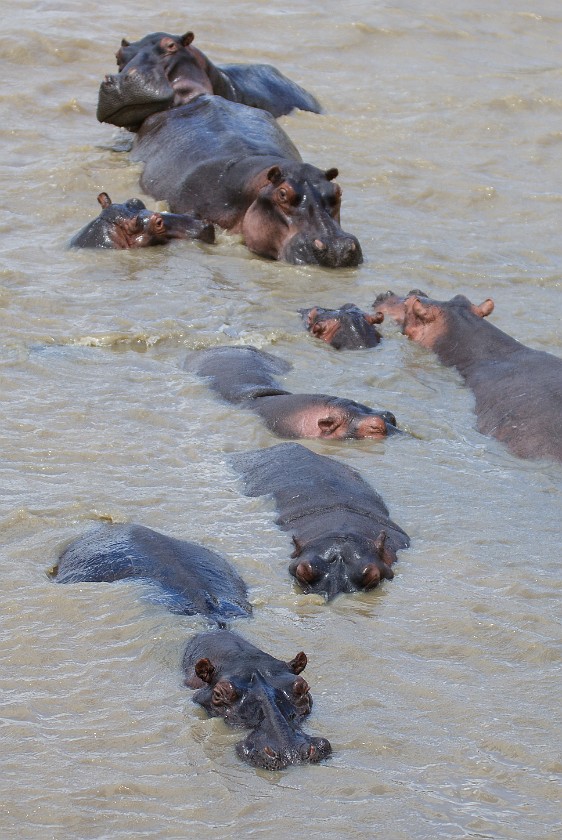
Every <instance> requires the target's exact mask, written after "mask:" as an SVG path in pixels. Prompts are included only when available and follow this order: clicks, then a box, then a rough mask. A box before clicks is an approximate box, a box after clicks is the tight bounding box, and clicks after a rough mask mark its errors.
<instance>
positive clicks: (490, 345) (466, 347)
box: [433, 312, 524, 381]
mask: <svg viewBox="0 0 562 840" xmlns="http://www.w3.org/2000/svg"><path fill="white" fill-rule="evenodd" d="M522 349H524V345H522V344H521V343H520V342H519V341H516V339H514V338H512V337H511V336H510V335H507V333H504V332H503V331H502V330H500V329H499V328H498V327H495V326H494V325H493V324H490V323H489V322H488V321H484V320H483V319H482V318H480V317H479V316H478V315H473V314H472V313H471V312H470V313H468V312H467V313H465V312H462V313H460V316H458V315H457V316H456V317H454V318H452V317H451V316H449V323H448V329H447V330H446V332H445V334H444V335H443V337H442V338H441V339H439V340H438V341H437V342H436V343H435V345H434V347H433V350H434V351H435V353H437V355H438V357H439V359H440V361H441V362H442V363H443V364H444V365H447V366H448V367H455V368H456V369H457V370H458V371H459V373H460V374H461V376H462V377H463V378H464V379H465V380H467V381H470V377H471V375H473V374H475V373H476V372H477V371H478V368H479V367H480V366H481V365H484V364H488V363H489V362H498V361H502V360H505V359H506V358H508V357H509V356H512V355H513V354H514V353H517V352H518V351H520V350H522Z"/></svg>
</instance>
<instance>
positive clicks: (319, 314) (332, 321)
mask: <svg viewBox="0 0 562 840" xmlns="http://www.w3.org/2000/svg"><path fill="white" fill-rule="evenodd" d="M300 314H301V315H302V318H303V321H304V323H305V325H306V328H307V330H308V331H309V333H311V334H312V335H313V336H315V338H319V339H320V340H321V341H325V342H326V343H327V344H330V345H331V346H332V347H333V348H334V349H335V350H364V349H365V348H367V347H376V346H377V344H378V343H379V341H380V340H381V334H380V333H379V331H378V330H377V329H376V327H375V324H380V323H381V321H382V315H376V314H375V315H370V314H368V313H367V312H362V311H361V310H360V309H359V307H357V306H355V304H354V303H344V305H343V306H341V307H340V308H339V309H322V307H320V306H314V307H313V308H312V309H301V310H300Z"/></svg>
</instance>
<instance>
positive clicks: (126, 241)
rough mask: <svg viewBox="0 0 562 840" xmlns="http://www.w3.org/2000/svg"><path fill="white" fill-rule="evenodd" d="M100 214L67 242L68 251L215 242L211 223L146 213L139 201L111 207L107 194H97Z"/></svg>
mask: <svg viewBox="0 0 562 840" xmlns="http://www.w3.org/2000/svg"><path fill="white" fill-rule="evenodd" d="M98 203H99V204H100V205H101V208H102V210H101V213H100V214H99V216H98V217H97V218H96V219H94V220H93V221H91V222H88V224H87V225H85V226H84V227H83V228H82V230H80V231H78V233H77V234H75V236H73V237H72V239H71V240H70V247H71V248H115V249H121V250H124V249H126V248H146V247H148V246H150V245H165V244H166V243H167V242H169V241H170V240H171V239H200V240H201V241H202V242H214V241H215V228H214V226H213V225H212V224H211V223H210V222H204V221H201V220H200V219H194V218H193V217H192V216H188V215H187V214H185V213H183V214H178V213H156V212H155V211H153V210H147V209H146V206H145V205H144V204H143V202H142V201H141V200H140V199H139V198H130V199H128V201H125V202H124V203H123V204H113V202H112V201H111V199H110V197H109V196H108V194H107V193H106V192H101V193H100V194H99V195H98Z"/></svg>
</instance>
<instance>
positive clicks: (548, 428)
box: [373, 290, 562, 461]
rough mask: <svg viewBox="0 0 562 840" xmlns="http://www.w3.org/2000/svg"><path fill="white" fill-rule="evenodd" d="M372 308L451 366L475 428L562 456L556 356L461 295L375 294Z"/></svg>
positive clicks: (525, 454)
mask: <svg viewBox="0 0 562 840" xmlns="http://www.w3.org/2000/svg"><path fill="white" fill-rule="evenodd" d="M373 305H374V307H375V310H376V311H377V312H379V313H381V314H382V315H384V316H385V317H386V316H387V315H388V316H389V317H391V318H393V319H394V320H395V321H396V322H397V323H398V324H400V326H401V327H402V332H403V333H404V334H405V335H407V336H408V338H410V339H412V341H415V342H416V343H417V344H420V345H421V346H422V347H427V348H428V349H430V350H433V351H434V352H435V353H436V354H437V356H438V357H439V359H440V361H441V362H442V363H443V364H444V365H447V366H448V367H454V368H456V369H457V370H458V371H459V373H460V374H461V376H462V377H463V379H464V381H465V382H466V384H467V385H468V386H469V388H471V389H472V391H473V392H474V396H475V398H476V403H475V411H476V417H477V425H478V431H480V432H482V434H485V435H491V436H492V437H495V438H497V439H498V440H500V441H502V442H503V443H505V444H506V446H507V447H508V449H509V450H510V451H511V452H512V453H513V454H514V455H518V456H519V457H520V458H550V459H554V460H557V461H562V359H559V358H558V357H557V356H553V355H552V354H550V353H545V352H544V351H541V350H533V349H531V348H530V347H526V346H525V345H524V344H521V343H520V342H519V341H516V340H515V339H514V338H512V337H511V336H510V335H507V333H504V332H503V331H502V330H500V329H498V327H495V326H494V325H493V324H490V323H489V322H488V321H485V320H484V319H485V318H486V317H487V316H488V315H490V314H491V312H492V311H493V309H494V303H493V301H492V300H491V299H490V298H488V299H487V300H485V301H484V302H483V303H481V304H480V305H479V306H476V305H474V304H472V303H471V302H470V301H469V300H468V298H466V297H464V296H463V295H456V296H455V297H454V298H452V299H451V300H449V301H438V300H431V299H430V298H429V297H428V296H427V295H426V294H425V293H424V292H420V291H419V290H415V291H413V292H410V293H409V294H408V296H407V297H405V298H400V297H398V296H397V295H395V294H394V293H393V292H387V293H386V294H383V295H379V297H378V298H377V299H376V301H375V303H374V304H373Z"/></svg>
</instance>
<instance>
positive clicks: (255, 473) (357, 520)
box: [232, 443, 410, 600]
mask: <svg viewBox="0 0 562 840" xmlns="http://www.w3.org/2000/svg"><path fill="white" fill-rule="evenodd" d="M232 463H233V465H234V467H235V469H236V470H237V471H238V472H239V473H240V474H241V475H242V477H243V479H244V483H245V487H246V494H247V495H248V496H263V495H267V494H271V495H272V496H273V498H274V499H275V504H276V507H277V511H278V513H279V516H278V518H277V519H276V523H277V525H279V526H280V527H281V528H282V529H283V530H284V531H289V532H290V533H291V535H292V538H293V544H294V551H293V554H292V555H291V558H292V563H291V564H290V566H289V571H290V573H291V574H292V575H294V576H295V578H296V579H297V580H298V582H299V583H300V585H301V586H302V588H303V589H304V591H305V592H315V593H319V594H321V595H324V596H325V597H326V599H327V600H330V599H331V598H334V597H335V596H336V595H337V594H338V593H339V592H353V591H354V590H357V589H372V588H373V587H375V586H377V584H378V583H380V581H381V580H384V579H385V578H387V579H389V580H390V579H391V578H392V577H394V573H393V571H392V565H393V563H394V562H395V561H396V559H397V558H396V552H397V551H399V549H401V548H407V547H408V546H409V544H410V539H409V537H408V535H407V534H406V533H405V532H404V531H403V530H402V529H401V528H400V527H399V526H398V525H396V523H394V522H393V521H392V520H391V519H390V518H389V513H388V509H387V507H386V505H385V503H384V502H383V500H382V498H381V497H380V496H379V494H378V493H376V492H375V490H373V488H372V487H371V486H370V485H369V484H367V482H366V481H364V479H363V478H361V476H360V475H359V473H357V472H356V471H355V470H352V469H350V467H347V466H345V465H344V464H339V463H338V462H337V461H334V460H333V459H332V458H326V457H325V456H322V455H316V454H315V453H314V452H311V451H310V450H309V449H306V448H305V447H304V446H301V445H300V444H298V443H284V444H280V445H279V446H273V447H271V448H270V449H263V450H259V451H257V452H249V453H243V454H237V455H234V456H233V457H232Z"/></svg>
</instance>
